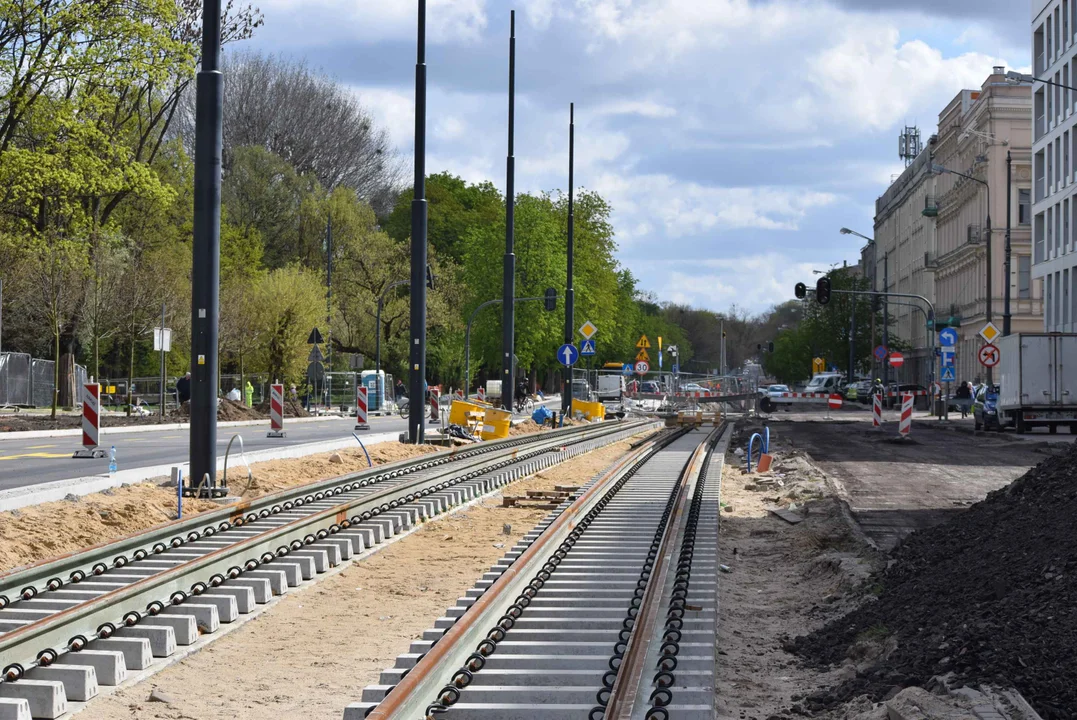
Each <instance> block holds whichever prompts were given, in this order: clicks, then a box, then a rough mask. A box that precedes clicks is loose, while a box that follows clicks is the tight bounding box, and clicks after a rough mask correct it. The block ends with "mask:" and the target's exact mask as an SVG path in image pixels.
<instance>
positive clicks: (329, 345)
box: [325, 209, 333, 410]
mask: <svg viewBox="0 0 1077 720" xmlns="http://www.w3.org/2000/svg"><path fill="white" fill-rule="evenodd" d="M325 355H326V357H325V363H326V366H327V367H328V368H329V371H328V372H327V373H326V375H325V388H326V390H325V396H326V402H325V407H326V409H327V410H328V409H329V406H330V405H332V404H333V375H332V373H333V211H332V210H331V209H330V211H329V218H328V219H327V220H326V221H325Z"/></svg>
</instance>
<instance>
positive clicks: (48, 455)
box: [0, 452, 71, 460]
mask: <svg viewBox="0 0 1077 720" xmlns="http://www.w3.org/2000/svg"><path fill="white" fill-rule="evenodd" d="M69 457H71V453H44V452H36V453H22V454H21V455H0V460H22V459H23V458H69Z"/></svg>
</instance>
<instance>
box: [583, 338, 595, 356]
mask: <svg viewBox="0 0 1077 720" xmlns="http://www.w3.org/2000/svg"><path fill="white" fill-rule="evenodd" d="M594 354H595V341H594V340H584V341H583V342H582V343H580V355H583V356H584V357H590V356H591V355H594Z"/></svg>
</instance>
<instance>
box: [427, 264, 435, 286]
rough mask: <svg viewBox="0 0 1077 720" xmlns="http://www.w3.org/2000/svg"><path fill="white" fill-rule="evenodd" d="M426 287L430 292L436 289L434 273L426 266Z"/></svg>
mask: <svg viewBox="0 0 1077 720" xmlns="http://www.w3.org/2000/svg"><path fill="white" fill-rule="evenodd" d="M426 287H427V288H429V289H430V290H433V289H434V271H433V270H431V269H430V266H429V265H427V266H426Z"/></svg>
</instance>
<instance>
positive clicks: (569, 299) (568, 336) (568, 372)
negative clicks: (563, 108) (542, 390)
mask: <svg viewBox="0 0 1077 720" xmlns="http://www.w3.org/2000/svg"><path fill="white" fill-rule="evenodd" d="M575 150H576V105H575V103H569V106H568V279H567V281H566V283H565V342H566V343H571V342H572V326H573V325H574V324H575V318H574V317H573V314H574V313H575V310H576V308H575V305H576V299H575V293H574V291H573V289H572V260H573V258H572V254H573V252H574V248H573V242H574V235H573V233H574V232H575V228H574V225H575V222H576V218H575V216H574V215H573V207H572V182H573V178H572V171H573V154H574V153H575ZM561 412H562V413H563V414H567V415H568V416H569V417H571V416H572V368H571V367H566V368H565V389H564V391H563V392H562V393H561Z"/></svg>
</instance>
